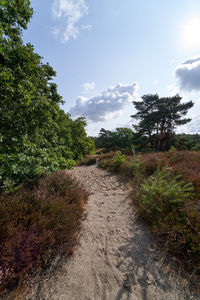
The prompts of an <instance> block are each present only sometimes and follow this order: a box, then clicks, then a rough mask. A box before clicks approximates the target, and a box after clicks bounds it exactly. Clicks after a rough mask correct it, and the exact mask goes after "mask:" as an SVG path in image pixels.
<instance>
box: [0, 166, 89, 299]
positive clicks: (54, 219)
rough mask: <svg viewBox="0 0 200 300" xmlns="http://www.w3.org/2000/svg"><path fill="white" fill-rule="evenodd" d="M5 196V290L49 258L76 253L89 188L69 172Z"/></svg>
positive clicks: (1, 239) (0, 277) (1, 215)
mask: <svg viewBox="0 0 200 300" xmlns="http://www.w3.org/2000/svg"><path fill="white" fill-rule="evenodd" d="M28 186H29V188H27V187H26V186H25V185H23V186H21V187H20V188H19V189H18V190H17V191H15V192H12V193H10V194H6V193H2V194H1V195H0V251H1V257H0V266H1V269H0V295H1V294H2V293H4V292H6V290H7V289H8V290H9V289H11V288H14V287H15V286H16V285H18V284H19V283H20V281H19V279H20V278H21V277H22V275H23V279H24V277H25V274H28V272H29V271H31V270H33V269H38V268H43V267H44V266H45V264H46V263H47V261H48V257H50V256H53V255H54V254H55V253H57V252H58V251H60V252H61V253H65V254H66V255H70V254H71V253H72V252H73V249H74V246H75V245H76V242H77V233H78V232H79V230H80V226H81V219H82V215H83V212H84V206H85V203H86V201H87V198H88V194H87V192H86V191H85V190H84V189H83V188H82V187H81V186H80V185H79V184H78V183H77V182H75V181H74V179H72V178H71V177H70V176H69V175H68V174H66V172H65V171H58V172H55V173H51V174H47V175H45V176H44V177H43V178H41V179H40V180H39V182H38V183H37V185H34V186H33V188H30V184H28Z"/></svg>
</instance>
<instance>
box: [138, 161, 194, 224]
mask: <svg viewBox="0 0 200 300" xmlns="http://www.w3.org/2000/svg"><path fill="white" fill-rule="evenodd" d="M181 177H182V176H180V175H178V176H175V177H174V176H171V174H170V173H169V172H168V170H167V166H165V167H163V168H162V169H161V168H160V163H159V164H158V167H157V169H156V172H155V174H154V175H152V176H150V177H149V178H148V179H147V180H146V181H145V182H144V183H143V184H142V185H141V192H140V200H141V207H142V209H143V210H144V211H145V213H146V215H148V216H149V217H150V218H151V219H152V220H154V218H155V216H156V215H157V214H161V215H163V216H164V215H165V214H166V213H169V211H170V210H172V209H173V206H174V205H183V204H184V201H185V200H188V199H191V198H192V197H193V196H194V193H193V192H194V188H193V185H192V184H191V183H186V184H185V183H184V181H183V180H180V178H181Z"/></svg>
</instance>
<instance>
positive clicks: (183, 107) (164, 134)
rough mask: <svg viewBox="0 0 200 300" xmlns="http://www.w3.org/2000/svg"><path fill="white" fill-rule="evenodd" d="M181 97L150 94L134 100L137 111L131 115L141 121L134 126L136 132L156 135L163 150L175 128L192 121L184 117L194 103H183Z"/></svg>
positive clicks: (158, 144)
mask: <svg viewBox="0 0 200 300" xmlns="http://www.w3.org/2000/svg"><path fill="white" fill-rule="evenodd" d="M181 99H182V98H181V97H180V96H179V95H175V96H173V97H162V98H159V96H158V95H157V94H155V95H154V94H148V95H144V96H143V97H142V101H133V104H134V106H135V108H136V110H137V112H136V114H134V115H132V116H131V117H132V118H133V119H135V120H138V121H139V123H138V124H137V125H134V126H133V127H134V128H135V130H136V132H137V133H139V134H141V135H147V136H149V138H150V139H151V138H152V136H153V135H154V137H155V138H156V144H157V145H156V147H157V148H159V149H160V150H162V148H163V144H164V142H167V141H168V140H169V136H170V134H171V133H173V132H174V130H175V128H176V127H177V126H178V125H183V124H186V123H188V122H190V121H191V119H189V118H184V117H185V116H186V114H187V112H188V110H189V109H190V108H191V107H192V106H193V105H194V104H193V102H192V101H189V102H186V103H181Z"/></svg>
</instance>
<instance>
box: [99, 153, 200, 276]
mask: <svg viewBox="0 0 200 300" xmlns="http://www.w3.org/2000/svg"><path fill="white" fill-rule="evenodd" d="M99 161H100V162H99V165H100V167H103V168H106V169H108V170H111V171H114V172H117V173H118V174H119V175H120V176H123V177H124V178H125V179H126V180H131V182H132V186H133V197H132V198H133V203H134V204H135V205H136V206H137V208H138V212H139V214H140V216H141V217H142V219H143V220H144V221H145V222H146V223H147V224H148V225H149V226H150V227H151V229H152V230H153V232H154V233H157V234H158V235H159V236H160V237H161V240H162V243H161V244H162V246H163V248H164V249H165V250H166V251H169V252H170V253H172V254H173V255H175V256H176V257H177V258H178V259H180V261H181V264H182V265H183V266H184V267H185V268H186V269H188V270H190V271H191V272H192V271H195V273H196V274H200V260H199V251H200V218H199V207H200V206H199V205H200V153H199V152H195V151H175V150H173V151H168V152H152V153H145V154H137V155H136V154H134V155H132V156H130V155H129V156H126V157H125V156H124V155H123V154H121V153H119V152H117V153H116V152H113V153H110V154H105V155H102V156H101V157H100V158H99Z"/></svg>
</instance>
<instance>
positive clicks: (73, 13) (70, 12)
mask: <svg viewBox="0 0 200 300" xmlns="http://www.w3.org/2000/svg"><path fill="white" fill-rule="evenodd" d="M87 14H88V7H87V5H86V4H85V1H84V0H54V2H53V5H52V15H53V17H54V19H55V20H58V21H60V24H59V25H60V28H59V29H58V26H56V29H54V30H52V33H53V34H54V35H56V36H57V37H59V38H60V39H61V41H62V42H64V43H66V42H67V41H68V40H69V39H70V38H73V39H74V40H75V39H76V38H77V36H78V34H79V26H78V23H79V21H80V20H81V19H82V18H83V17H84V16H86V15H87ZM63 24H64V25H63ZM88 26H89V25H88ZM61 28H62V29H61Z"/></svg>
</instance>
